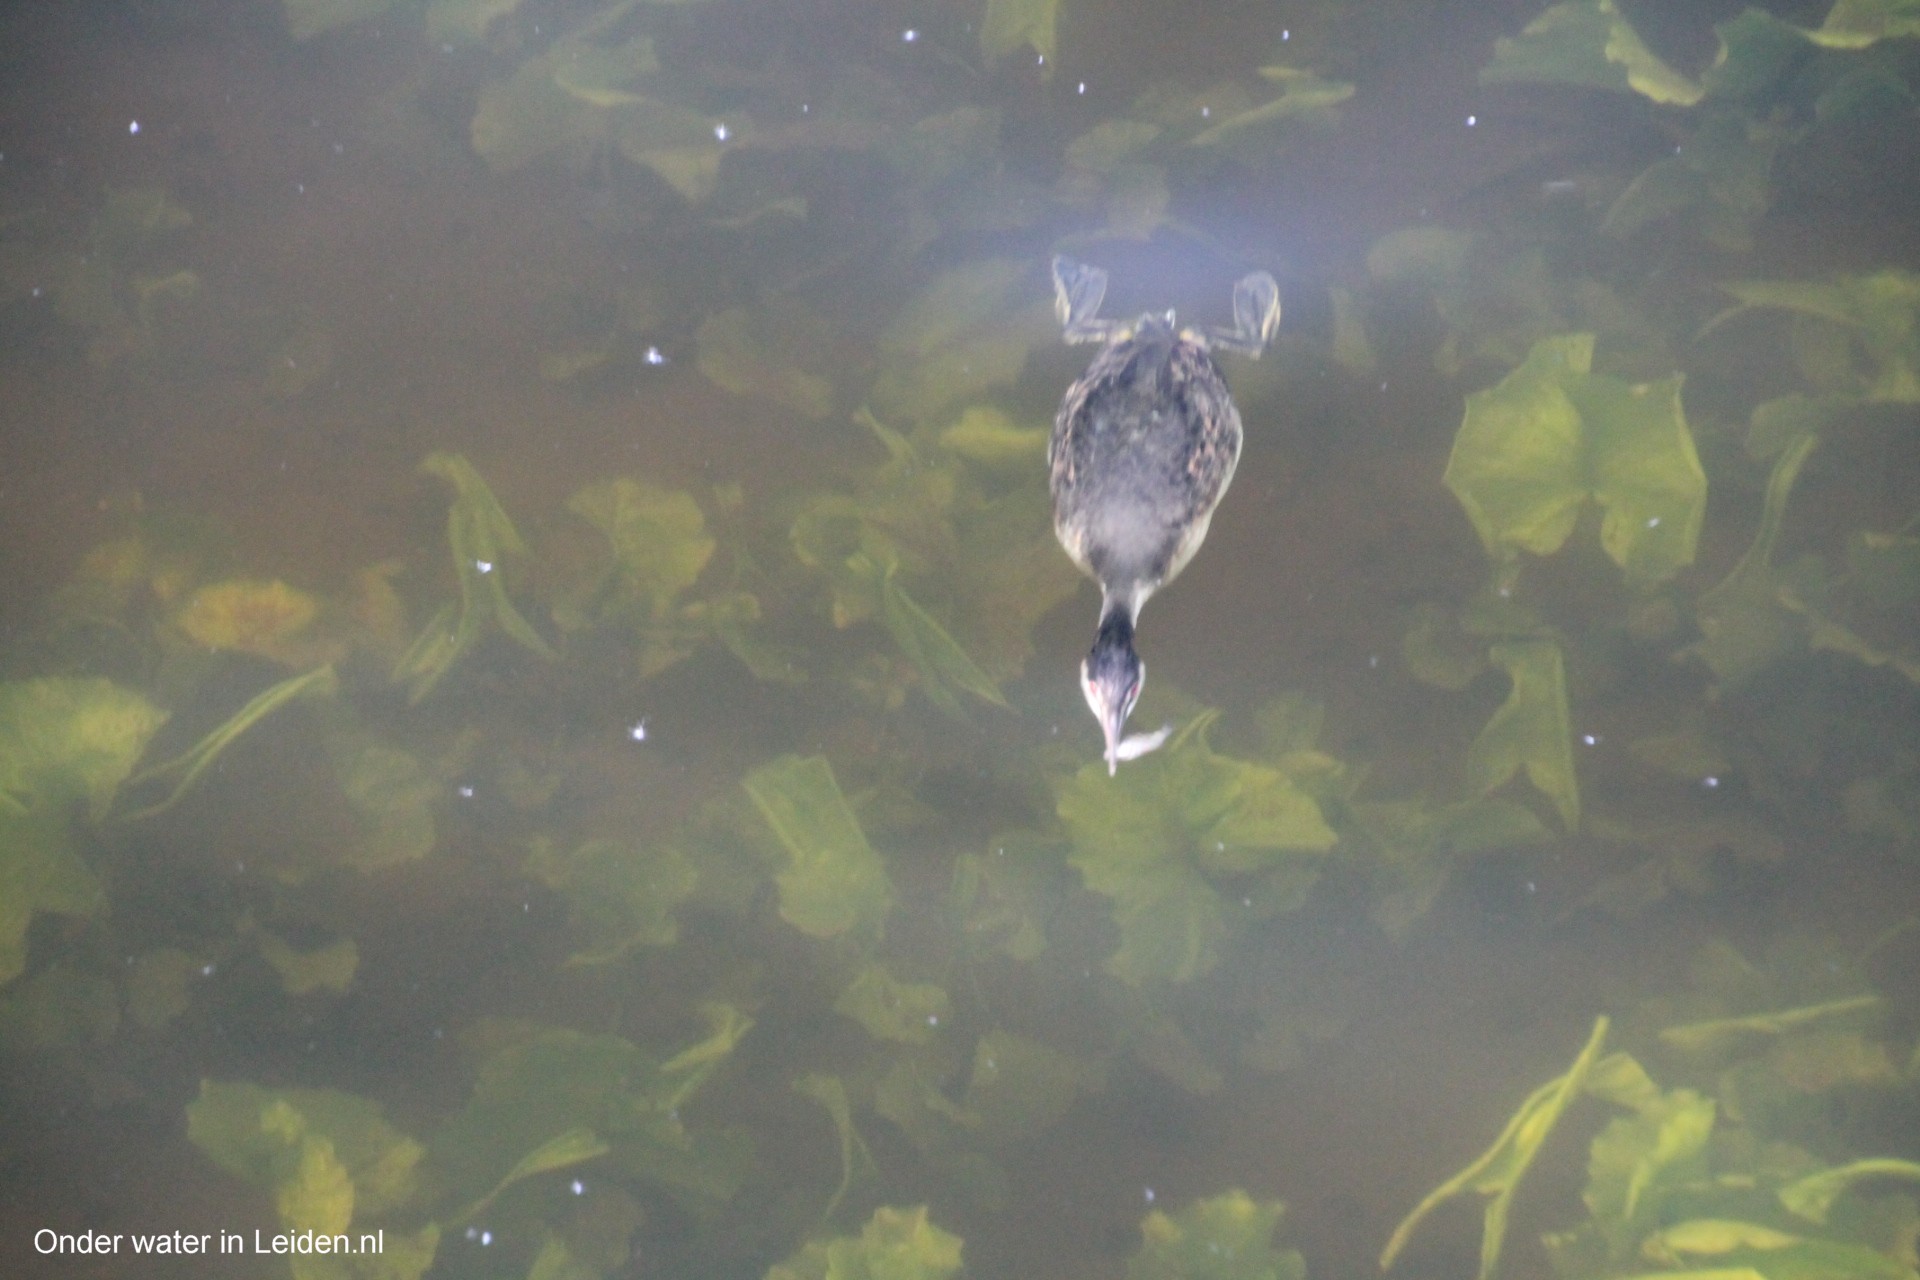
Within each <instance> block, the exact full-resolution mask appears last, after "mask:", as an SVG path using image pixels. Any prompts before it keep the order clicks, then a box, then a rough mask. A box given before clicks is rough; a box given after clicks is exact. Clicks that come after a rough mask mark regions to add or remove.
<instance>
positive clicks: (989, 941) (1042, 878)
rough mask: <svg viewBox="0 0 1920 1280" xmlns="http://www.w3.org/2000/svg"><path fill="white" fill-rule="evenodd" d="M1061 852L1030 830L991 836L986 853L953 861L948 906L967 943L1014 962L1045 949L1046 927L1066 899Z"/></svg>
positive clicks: (1055, 844)
mask: <svg viewBox="0 0 1920 1280" xmlns="http://www.w3.org/2000/svg"><path fill="white" fill-rule="evenodd" d="M1064 853H1065V850H1064V849H1062V848H1061V847H1060V845H1059V844H1058V842H1056V841H1054V840H1052V839H1049V838H1046V837H1042V836H1039V835H1036V834H1034V833H1033V832H1029V831H1014V832H1009V833H1006V834H1003V835H997V836H995V837H994V838H993V839H992V840H991V841H989V842H988V844H987V852H986V853H985V854H970V853H969V854H962V855H961V856H960V857H959V858H957V859H955V861H954V867H953V888H952V893H951V901H952V904H953V908H954V910H955V912H956V913H957V914H958V916H959V918H960V928H961V929H962V930H963V932H964V934H965V937H966V940H967V944H968V945H969V946H971V947H987V948H991V949H992V950H994V951H998V952H1000V953H1001V954H1003V955H1006V956H1009V957H1011V958H1012V959H1014V960H1020V961H1027V960H1032V959H1034V958H1035V957H1036V956H1038V955H1039V954H1040V953H1041V952H1042V951H1045V950H1046V948H1047V933H1046V922H1047V921H1048V920H1050V919H1052V918H1053V917H1054V915H1055V914H1056V913H1057V912H1058V911H1059V909H1060V906H1061V903H1062V902H1063V901H1064V899H1065V896H1066V890H1065V884H1064V876H1063V875H1062V872H1061V868H1062V867H1063V866H1064V865H1065V859H1064V857H1063V856H1062V855H1063V854H1064Z"/></svg>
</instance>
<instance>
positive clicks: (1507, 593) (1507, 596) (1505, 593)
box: [1499, 587, 1513, 600]
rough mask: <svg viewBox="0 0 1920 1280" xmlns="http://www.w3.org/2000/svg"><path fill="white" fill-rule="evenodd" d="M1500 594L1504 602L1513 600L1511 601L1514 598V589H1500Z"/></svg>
mask: <svg viewBox="0 0 1920 1280" xmlns="http://www.w3.org/2000/svg"><path fill="white" fill-rule="evenodd" d="M1499 594H1500V598H1501V599H1502V600H1511V599H1512V598H1513V588H1512V587H1502V588H1500V593H1499Z"/></svg>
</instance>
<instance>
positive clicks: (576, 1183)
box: [573, 1178, 587, 1196]
mask: <svg viewBox="0 0 1920 1280" xmlns="http://www.w3.org/2000/svg"><path fill="white" fill-rule="evenodd" d="M573 1194H575V1195H577V1196H583V1195H585V1194H587V1184H586V1183H584V1182H582V1181H580V1179H578V1178H575V1179H574V1180H573Z"/></svg>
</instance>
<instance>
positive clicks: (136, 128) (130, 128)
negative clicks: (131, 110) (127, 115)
mask: <svg viewBox="0 0 1920 1280" xmlns="http://www.w3.org/2000/svg"><path fill="white" fill-rule="evenodd" d="M127 132H128V133H139V132H140V122H139V121H138V120H129V121H128V122H127Z"/></svg>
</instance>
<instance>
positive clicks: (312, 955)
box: [259, 929, 360, 996]
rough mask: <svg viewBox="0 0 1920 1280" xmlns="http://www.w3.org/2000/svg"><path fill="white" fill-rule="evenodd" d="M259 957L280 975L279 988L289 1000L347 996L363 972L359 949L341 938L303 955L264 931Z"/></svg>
mask: <svg viewBox="0 0 1920 1280" xmlns="http://www.w3.org/2000/svg"><path fill="white" fill-rule="evenodd" d="M259 945H260V956H261V958H262V959H264V960H265V961H266V962H267V963H268V964H269V965H271V966H273V971H274V972H275V973H277V974H279V975H280V986H281V989H282V990H284V991H285V992H286V993H287V994H288V995H290V996H304V995H311V994H312V993H314V992H316V991H328V992H332V993H333V994H335V995H344V994H345V993H346V992H347V990H348V988H350V987H352V986H353V975H354V974H355V973H356V972H357V971H358V970H359V968H360V948H359V947H358V946H356V945H355V943H354V941H353V939H352V938H339V939H336V940H335V941H333V942H329V943H327V944H326V945H325V946H322V947H316V948H315V949H313V950H312V951H301V950H299V949H297V948H295V947H293V946H290V945H289V944H288V943H287V942H286V941H285V940H283V939H281V938H277V937H275V936H274V935H273V934H271V933H268V932H266V931H265V930H264V929H263V930H261V931H260V933H259Z"/></svg>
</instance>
